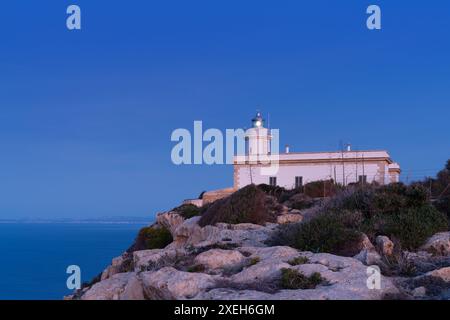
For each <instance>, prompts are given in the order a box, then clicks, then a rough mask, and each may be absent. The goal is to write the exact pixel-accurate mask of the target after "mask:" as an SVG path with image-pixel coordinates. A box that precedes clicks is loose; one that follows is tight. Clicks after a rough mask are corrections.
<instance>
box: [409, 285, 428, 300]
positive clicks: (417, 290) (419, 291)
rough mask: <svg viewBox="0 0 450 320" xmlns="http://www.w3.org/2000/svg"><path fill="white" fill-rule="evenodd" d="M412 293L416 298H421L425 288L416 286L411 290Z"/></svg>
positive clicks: (423, 295)
mask: <svg viewBox="0 0 450 320" xmlns="http://www.w3.org/2000/svg"><path fill="white" fill-rule="evenodd" d="M412 295H413V296H414V297H416V298H423V297H425V296H426V295H427V288H425V287H417V288H415V289H414V290H413V291H412Z"/></svg>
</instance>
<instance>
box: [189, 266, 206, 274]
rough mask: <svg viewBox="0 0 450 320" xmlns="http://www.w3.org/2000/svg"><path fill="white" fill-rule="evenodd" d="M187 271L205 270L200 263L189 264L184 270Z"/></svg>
mask: <svg viewBox="0 0 450 320" xmlns="http://www.w3.org/2000/svg"><path fill="white" fill-rule="evenodd" d="M186 271H187V272H194V273H195V272H204V271H205V266H204V265H202V264H196V265H193V266H190V267H189V268H187V270H186Z"/></svg>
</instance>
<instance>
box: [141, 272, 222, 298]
mask: <svg viewBox="0 0 450 320" xmlns="http://www.w3.org/2000/svg"><path fill="white" fill-rule="evenodd" d="M140 277H141V279H142V285H143V287H144V290H145V293H146V295H147V297H149V298H150V299H167V300H169V299H189V298H193V297H195V296H196V295H197V294H199V293H200V292H201V291H203V290H206V289H209V288H211V287H213V286H214V282H215V280H214V278H213V277H212V276H210V275H207V274H203V273H191V272H184V271H179V270H176V269H175V268H172V267H165V268H162V269H160V270H158V271H156V272H144V273H141V275H140Z"/></svg>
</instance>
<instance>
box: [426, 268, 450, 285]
mask: <svg viewBox="0 0 450 320" xmlns="http://www.w3.org/2000/svg"><path fill="white" fill-rule="evenodd" d="M426 276H431V277H435V278H439V279H442V280H444V281H445V282H450V267H445V268H441V269H436V270H433V271H430V272H427V273H426Z"/></svg>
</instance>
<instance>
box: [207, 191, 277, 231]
mask: <svg viewBox="0 0 450 320" xmlns="http://www.w3.org/2000/svg"><path fill="white" fill-rule="evenodd" d="M275 220H276V219H275V214H274V213H272V212H271V211H270V210H269V205H268V203H267V196H266V194H265V193H264V192H263V191H262V190H261V189H259V188H258V187H256V186H255V185H248V186H246V187H244V188H242V189H240V190H238V191H236V192H235V193H233V194H232V195H230V196H229V197H226V198H223V199H219V200H217V201H215V202H213V203H212V204H211V205H210V206H209V207H208V208H207V209H206V211H205V212H204V213H203V214H202V217H201V219H200V221H199V225H200V226H202V227H203V226H206V225H214V224H216V223H218V222H224V223H230V224H238V223H254V224H264V223H266V222H274V221H275Z"/></svg>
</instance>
